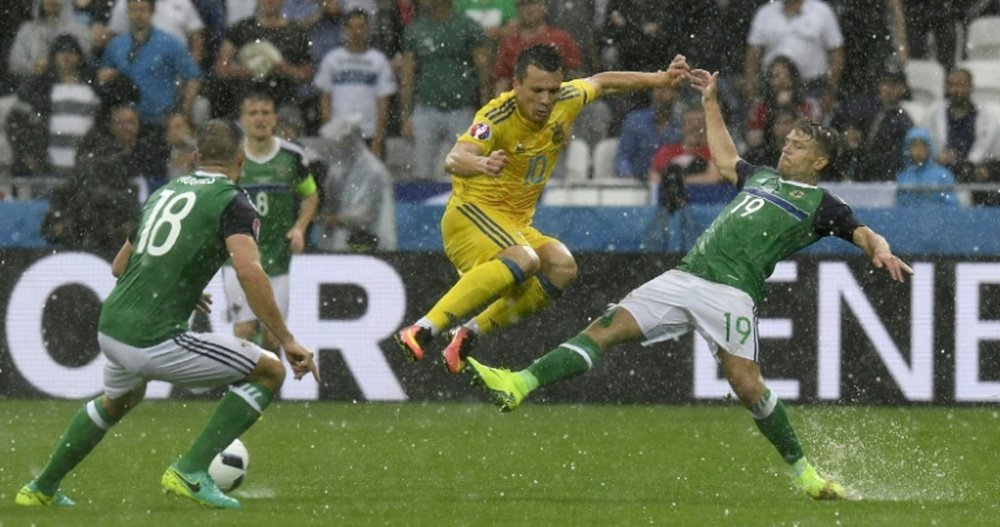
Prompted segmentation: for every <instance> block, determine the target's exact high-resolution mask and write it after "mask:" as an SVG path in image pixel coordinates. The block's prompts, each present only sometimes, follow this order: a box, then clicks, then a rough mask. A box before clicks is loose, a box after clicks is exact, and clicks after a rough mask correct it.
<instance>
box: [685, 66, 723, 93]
mask: <svg viewBox="0 0 1000 527" xmlns="http://www.w3.org/2000/svg"><path fill="white" fill-rule="evenodd" d="M687 76H688V80H690V81H691V86H693V87H694V88H695V89H696V90H698V91H699V92H701V99H702V100H703V101H706V100H709V99H713V98H715V94H716V91H717V90H718V85H719V72H715V73H709V72H707V71H705V70H703V69H696V70H691V71H690V72H688V74H687Z"/></svg>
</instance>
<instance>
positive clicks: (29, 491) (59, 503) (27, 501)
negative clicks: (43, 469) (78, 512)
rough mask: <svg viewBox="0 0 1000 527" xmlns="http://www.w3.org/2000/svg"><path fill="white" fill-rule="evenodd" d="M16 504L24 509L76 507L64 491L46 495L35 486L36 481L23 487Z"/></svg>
mask: <svg viewBox="0 0 1000 527" xmlns="http://www.w3.org/2000/svg"><path fill="white" fill-rule="evenodd" d="M14 503H16V504H18V505H21V506H23V507H39V506H45V505H55V506H56V507H72V506H74V505H76V502H75V501H73V500H72V499H70V497H69V496H67V495H65V494H63V493H62V491H58V490H57V491H56V493H55V494H53V495H51V496H49V495H48V494H45V493H44V492H42V491H41V490H38V485H35V482H34V481H32V482H31V483H28V484H27V485H25V486H23V487H21V490H19V491H17V496H15V497H14Z"/></svg>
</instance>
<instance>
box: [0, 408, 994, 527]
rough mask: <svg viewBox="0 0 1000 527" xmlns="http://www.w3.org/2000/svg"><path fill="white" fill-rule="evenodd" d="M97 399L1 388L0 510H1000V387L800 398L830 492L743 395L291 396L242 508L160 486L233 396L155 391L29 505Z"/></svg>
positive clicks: (359, 516)
mask: <svg viewBox="0 0 1000 527" xmlns="http://www.w3.org/2000/svg"><path fill="white" fill-rule="evenodd" d="M80 406H81V402H74V401H23V400H3V401H0V452H2V454H0V456H2V457H0V526H2V527H8V526H20V525H37V526H64V525H70V526H72V525H100V526H117V525H122V526H126V525H128V526H133V525H240V526H253V525H267V526H274V525H292V526H296V527H297V526H301V525H407V526H409V525H428V526H440V525H640V524H641V525H649V524H652V525H677V526H688V525H693V526H697V525H738V526H749V525H766V526H774V525H893V526H896V527H898V526H901V525H913V526H917V525H961V526H969V525H997V524H998V523H1000V519H998V518H1000V504H998V500H997V496H998V495H1000V478H998V476H997V473H996V469H997V467H1000V452H998V447H1000V441H998V439H1000V413H998V411H997V410H996V409H995V408H991V407H980V408H927V407H919V408H905V409H899V408H863V407H793V408H792V419H793V420H794V422H795V423H796V425H797V427H798V431H799V435H800V436H801V437H802V438H803V442H804V444H805V446H806V449H807V453H808V454H809V456H810V459H812V460H813V461H814V463H815V464H816V465H817V466H818V467H819V468H820V470H821V472H824V473H826V474H829V475H832V476H834V477H837V478H838V479H840V480H841V481H842V482H843V483H844V486H845V487H846V488H847V489H848V492H849V493H850V494H851V495H852V497H853V498H854V499H853V500H852V501H846V502H823V503H817V502H813V501H811V500H809V499H808V498H806V497H805V496H803V495H800V494H799V493H798V492H797V491H795V490H794V489H793V488H792V486H791V482H790V479H789V478H788V477H787V476H786V474H785V469H784V464H783V463H782V462H781V460H780V459H779V458H778V456H777V454H776V453H775V452H774V450H773V449H772V448H771V447H770V445H768V444H767V442H766V441H765V440H764V439H763V438H762V437H761V436H760V434H759V433H758V432H757V430H756V429H755V427H754V425H753V422H752V420H751V418H750V416H749V415H748V413H747V412H746V411H744V410H742V409H739V408H735V407H731V406H723V405H696V406H594V405H588V406H566V405H545V404H531V403H530V402H529V403H528V404H526V405H525V406H524V407H522V408H521V409H519V410H518V411H517V412H515V413H512V414H500V413H498V412H497V411H496V410H495V409H494V408H493V407H491V406H488V405H486V404H482V405H475V404H457V403H456V404H417V403H412V404H374V403H373V404H348V403H311V404H305V403H277V404H275V405H273V406H272V407H271V408H269V409H268V410H267V412H266V413H265V417H264V419H263V420H262V421H261V422H259V423H258V424H257V425H256V426H255V427H254V428H252V429H251V430H250V431H249V432H248V433H247V434H246V435H245V436H244V437H243V440H244V442H245V443H246V445H247V448H248V449H249V450H250V457H251V466H250V471H249V474H248V477H247V480H246V482H245V483H244V485H243V487H241V488H240V489H239V490H237V491H236V492H235V493H234V495H235V496H236V497H238V498H239V499H241V500H242V502H243V509H242V510H240V511H215V510H209V509H205V508H201V507H198V506H197V505H195V504H194V503H193V502H189V501H187V500H182V499H180V498H176V497H173V496H166V495H164V494H162V493H161V492H160V486H159V479H160V475H161V474H162V473H163V470H164V469H165V468H166V467H167V465H168V464H169V463H170V462H171V461H173V460H174V459H175V458H176V457H177V456H178V455H179V454H180V453H181V452H182V451H183V450H184V449H186V447H187V445H188V444H189V443H190V442H191V441H192V440H193V438H194V437H195V435H196V434H197V433H198V431H199V430H200V428H201V426H202V425H203V424H204V423H205V421H206V420H207V418H208V416H209V414H210V412H211V411H212V409H213V407H214V403H212V402H202V401H194V402H192V401H169V402H167V401H151V402H146V403H143V405H141V406H140V407H139V408H137V409H136V410H135V411H134V412H133V413H132V415H130V416H129V417H128V418H126V419H125V421H123V422H122V423H120V424H119V425H118V426H117V427H115V428H114V429H112V431H111V432H110V433H109V435H108V437H106V438H105V440H104V442H103V443H102V444H101V445H100V446H99V447H98V449H97V450H96V451H95V452H94V453H93V454H92V455H91V456H90V457H89V458H88V459H87V460H85V461H84V462H83V463H82V464H81V465H80V466H79V467H77V469H76V471H75V472H74V473H72V474H71V475H70V476H69V477H68V478H67V479H66V481H65V482H64V484H63V490H64V491H65V492H66V493H67V494H69V495H70V496H71V497H73V498H74V499H76V500H77V501H78V505H77V506H76V507H74V508H72V509H48V508H46V509H23V508H20V507H16V506H14V504H13V499H14V494H15V493H16V492H17V490H18V488H20V486H21V485H22V484H24V483H26V482H27V481H28V480H30V478H31V477H32V475H34V474H35V473H36V472H37V471H38V470H39V469H40V468H41V466H42V465H43V464H44V462H45V461H46V459H47V457H48V454H49V452H50V450H51V448H52V446H53V444H54V443H55V441H56V440H57V438H58V435H59V434H60V433H61V432H62V430H63V428H64V427H65V425H66V423H67V422H68V420H69V417H70V415H71V414H72V413H73V412H74V411H75V410H76V409H77V408H79V407H80Z"/></svg>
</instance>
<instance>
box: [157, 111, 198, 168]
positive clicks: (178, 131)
mask: <svg viewBox="0 0 1000 527" xmlns="http://www.w3.org/2000/svg"><path fill="white" fill-rule="evenodd" d="M165 133H166V141H167V148H169V149H170V154H169V156H170V157H169V159H168V160H167V179H174V178H177V177H181V176H186V175H188V174H190V173H191V172H193V171H194V169H195V167H196V166H197V164H198V152H197V150H196V148H195V142H196V141H195V136H194V124H193V123H192V122H191V119H189V118H188V116H186V115H184V114H183V113H179V112H174V113H172V114H170V115H168V116H167V119H166V131H165Z"/></svg>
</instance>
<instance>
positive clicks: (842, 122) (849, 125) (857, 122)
mask: <svg viewBox="0 0 1000 527" xmlns="http://www.w3.org/2000/svg"><path fill="white" fill-rule="evenodd" d="M837 122H838V123H839V124H838V125H837V127H838V129H837V131H839V132H840V136H841V138H842V139H843V141H844V145H843V151H842V152H841V154H840V156H839V158H838V159H837V165H838V166H835V167H834V169H833V170H830V171H829V172H828V174H827V175H826V177H825V179H824V180H825V181H835V180H837V179H838V178H839V179H840V180H841V181H853V180H854V179H856V178H860V176H858V173H859V172H860V171H861V162H862V158H863V157H864V154H863V153H862V149H863V148H864V142H865V119H864V118H862V117H856V116H850V117H847V118H842V119H839V120H838V121H837Z"/></svg>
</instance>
